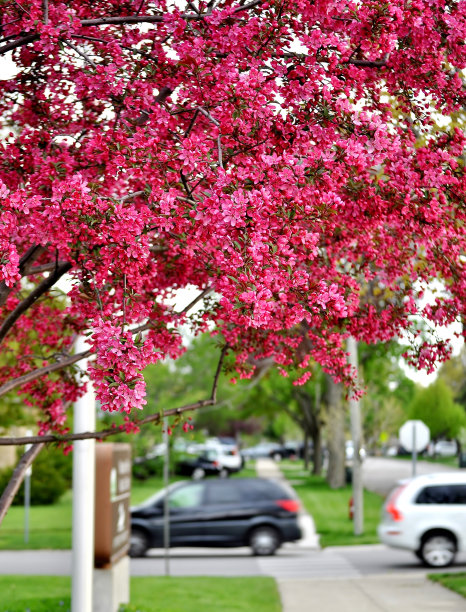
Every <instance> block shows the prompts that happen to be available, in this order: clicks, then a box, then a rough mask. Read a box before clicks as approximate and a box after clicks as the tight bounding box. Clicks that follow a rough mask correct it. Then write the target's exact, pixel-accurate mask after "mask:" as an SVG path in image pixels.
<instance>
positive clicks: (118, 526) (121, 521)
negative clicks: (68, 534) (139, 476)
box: [94, 443, 131, 567]
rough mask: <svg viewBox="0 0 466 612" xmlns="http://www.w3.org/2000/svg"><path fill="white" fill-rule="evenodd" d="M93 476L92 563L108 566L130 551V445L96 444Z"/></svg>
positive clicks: (97, 565)
mask: <svg viewBox="0 0 466 612" xmlns="http://www.w3.org/2000/svg"><path fill="white" fill-rule="evenodd" d="M95 476H96V477H95V544H94V563H95V566H96V567H109V566H111V565H112V564H113V563H115V562H116V561H118V559H121V557H123V556H124V555H126V553H127V552H128V549H129V537H130V513H129V498H130V492H131V446H130V445H129V444H116V443H112V444H108V443H101V444H97V446H96V475H95Z"/></svg>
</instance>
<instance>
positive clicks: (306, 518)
mask: <svg viewBox="0 0 466 612" xmlns="http://www.w3.org/2000/svg"><path fill="white" fill-rule="evenodd" d="M256 472H257V475H258V476H260V477H262V478H272V479H273V480H279V481H280V482H281V484H282V485H283V486H284V487H286V488H287V489H290V490H291V491H292V493H293V495H295V492H294V491H293V487H291V485H290V484H289V483H288V481H287V480H286V478H285V477H284V476H283V473H282V471H281V470H280V468H279V467H278V465H277V463H276V462H275V461H274V460H273V459H267V458H261V459H257V460H256ZM298 522H299V526H300V527H301V531H302V533H303V537H302V539H301V540H299V542H297V543H296V544H293V546H300V547H302V548H320V545H319V536H318V535H317V533H316V528H315V524H314V520H313V518H312V516H310V515H309V514H308V513H307V512H306V510H305V509H304V508H303V507H301V510H300V513H299V517H298Z"/></svg>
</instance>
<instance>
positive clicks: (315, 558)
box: [0, 544, 466, 579]
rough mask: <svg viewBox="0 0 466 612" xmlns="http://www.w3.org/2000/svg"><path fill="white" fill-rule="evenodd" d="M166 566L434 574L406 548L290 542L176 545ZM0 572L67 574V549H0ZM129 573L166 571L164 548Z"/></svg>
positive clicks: (315, 574)
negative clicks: (262, 551) (276, 545)
mask: <svg viewBox="0 0 466 612" xmlns="http://www.w3.org/2000/svg"><path fill="white" fill-rule="evenodd" d="M169 567H170V574H172V575H174V576H272V577H274V578H277V579H280V578H361V577H363V576H371V575H380V574H385V575H389V574H393V575H395V574H400V573H403V574H407V573H409V574H416V575H423V574H426V573H427V571H429V572H430V573H431V572H432V570H427V569H426V568H424V567H423V566H422V565H420V563H419V562H418V561H417V559H416V558H415V557H414V555H413V554H411V553H410V552H405V551H397V550H393V549H389V548H386V547H385V546H382V545H373V546H341V547H330V548H326V549H324V550H315V549H314V550H308V549H304V548H299V547H298V546H296V545H292V544H289V545H286V546H284V547H283V548H282V549H281V550H280V551H279V552H278V553H277V554H276V555H275V556H274V557H253V556H252V555H251V553H250V551H249V549H247V548H237V549H231V550H225V549H218V550H217V549H204V548H196V549H187V548H179V549H173V550H172V551H171V553H170V561H169ZM451 569H453V570H455V571H463V572H464V571H466V554H462V555H459V556H458V558H457V562H456V563H455V565H454V566H453V568H451ZM443 571H445V570H443ZM0 574H36V575H56V576H67V575H70V574H71V552H70V551H47V550H38V551H0ZM131 575H133V576H163V575H165V559H164V552H163V550H155V549H154V550H152V551H150V554H149V556H148V557H146V558H144V559H132V560H131Z"/></svg>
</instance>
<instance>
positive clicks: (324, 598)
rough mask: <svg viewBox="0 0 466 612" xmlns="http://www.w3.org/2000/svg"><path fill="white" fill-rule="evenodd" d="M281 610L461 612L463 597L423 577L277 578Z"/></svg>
mask: <svg viewBox="0 0 466 612" xmlns="http://www.w3.org/2000/svg"><path fill="white" fill-rule="evenodd" d="M277 584H278V588H279V591H280V595H281V599H282V605H283V612H306V610H312V609H314V608H316V609H317V610H318V611H319V612H400V611H402V612H429V611H432V612H464V611H465V610H466V602H465V599H464V598H463V597H461V596H460V595H457V594H456V593H453V592H452V591H449V590H447V589H445V588H444V587H442V586H440V585H439V584H436V583H433V582H431V581H430V580H428V579H427V578H425V577H424V576H420V575H409V576H406V575H403V574H390V575H389V574H386V575H383V576H365V577H364V578H352V579H336V580H335V579H325V578H321V579H312V580H302V579H301V580H299V579H286V580H283V579H279V580H277Z"/></svg>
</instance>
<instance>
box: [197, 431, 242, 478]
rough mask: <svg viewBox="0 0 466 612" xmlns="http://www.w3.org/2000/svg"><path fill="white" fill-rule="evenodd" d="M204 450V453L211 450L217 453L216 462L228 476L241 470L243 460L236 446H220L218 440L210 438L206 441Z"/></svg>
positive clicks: (220, 443)
mask: <svg viewBox="0 0 466 612" xmlns="http://www.w3.org/2000/svg"><path fill="white" fill-rule="evenodd" d="M205 448H206V451H210V450H212V451H215V452H216V453H217V461H218V462H219V463H220V465H221V467H222V468H223V469H224V470H226V471H227V472H228V474H233V473H234V472H239V471H240V470H241V469H242V467H243V460H242V458H241V455H240V452H239V449H238V447H237V446H236V445H233V444H222V442H220V441H219V440H217V439H215V438H214V439H212V438H211V439H209V440H207V441H206V443H205Z"/></svg>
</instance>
